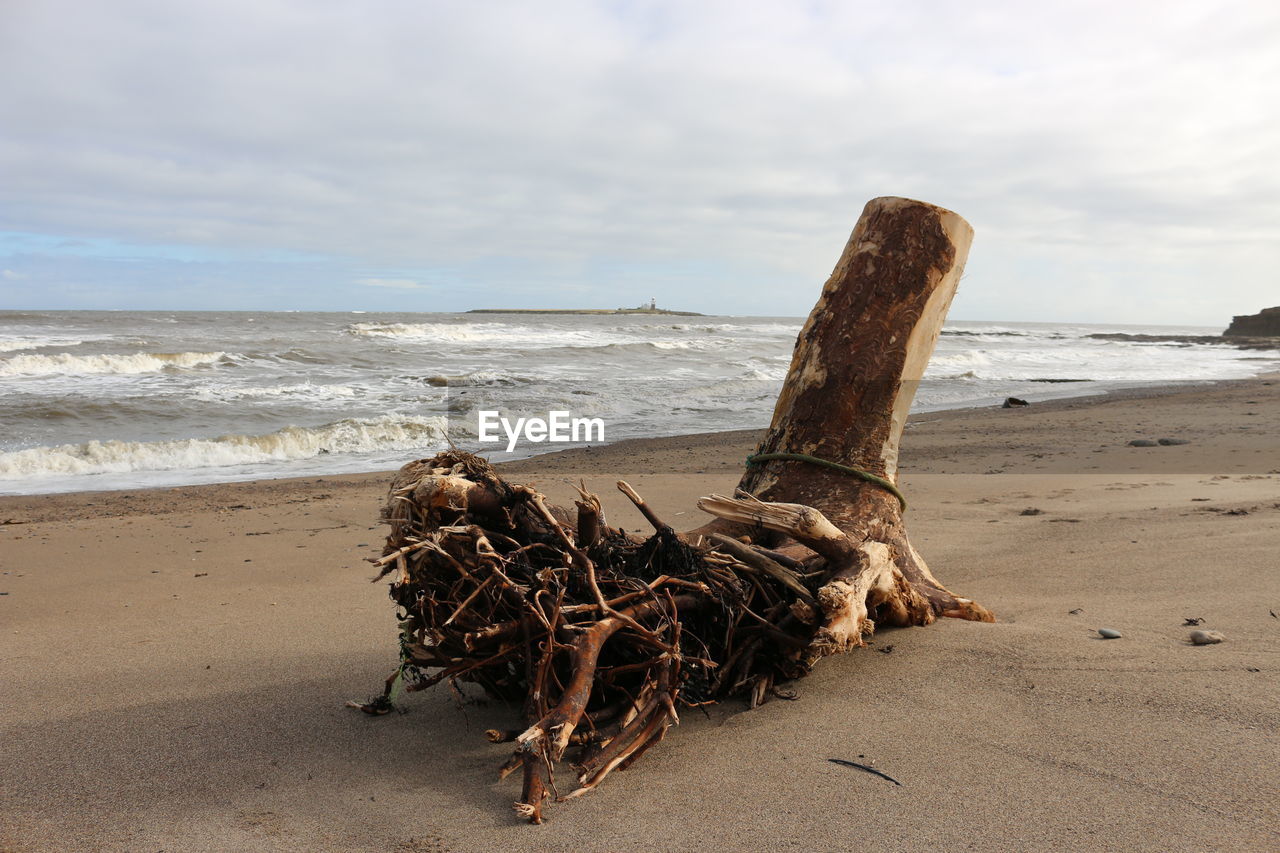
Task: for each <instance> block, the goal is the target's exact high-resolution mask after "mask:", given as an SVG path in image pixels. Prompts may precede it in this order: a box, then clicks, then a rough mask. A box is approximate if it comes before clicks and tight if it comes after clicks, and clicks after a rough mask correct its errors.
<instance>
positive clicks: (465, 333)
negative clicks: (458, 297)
mask: <svg viewBox="0 0 1280 853" xmlns="http://www.w3.org/2000/svg"><path fill="white" fill-rule="evenodd" d="M343 331H344V332H345V333H347V334H348V335H357V336H360V337H368V338H401V339H405V340H432V341H445V342H449V343H472V342H477V341H511V340H512V339H514V338H520V337H527V336H528V335H529V333H531V332H539V331H542V330H537V329H530V328H529V327H523V326H512V325H508V324H506V323H467V324H455V323H352V324H351V325H349V326H347V327H345V328H344V329H343ZM552 334H554V333H552Z"/></svg>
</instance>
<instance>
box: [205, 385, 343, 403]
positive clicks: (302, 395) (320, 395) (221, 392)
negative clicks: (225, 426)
mask: <svg viewBox="0 0 1280 853" xmlns="http://www.w3.org/2000/svg"><path fill="white" fill-rule="evenodd" d="M359 393H360V392H359V390H358V389H356V388H353V387H352V386H350V385H316V384H313V383H311V382H302V383H299V384H295V385H267V386H236V385H210V386H207V387H205V388H201V389H199V390H197V391H196V392H195V393H194V394H192V395H191V396H192V397H194V398H195V399H197V400H201V401H203V402H209V403H229V402H234V401H236V400H268V401H269V400H285V401H296V402H306V403H341V402H345V401H348V400H351V399H354V398H355V397H357V396H358V395H359Z"/></svg>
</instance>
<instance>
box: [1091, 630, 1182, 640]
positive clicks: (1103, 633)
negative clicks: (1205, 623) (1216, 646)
mask: <svg viewBox="0 0 1280 853" xmlns="http://www.w3.org/2000/svg"><path fill="white" fill-rule="evenodd" d="M1197 633H1199V632H1197ZM1098 635H1099V636H1100V637H1102V639H1104V640H1118V639H1120V638H1121V637H1122V636H1124V635H1123V634H1121V633H1120V632H1119V631H1117V630H1116V629H1115V628H1099V629H1098Z"/></svg>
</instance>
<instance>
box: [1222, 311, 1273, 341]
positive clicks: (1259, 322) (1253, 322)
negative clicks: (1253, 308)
mask: <svg viewBox="0 0 1280 853" xmlns="http://www.w3.org/2000/svg"><path fill="white" fill-rule="evenodd" d="M1222 334H1223V335H1224V336H1228V337H1246V338H1250V337H1251V338H1268V337H1280V305H1277V306H1276V307H1275V308H1263V309H1262V310H1261V311H1259V312H1258V313H1257V314H1243V315H1241V316H1239V317H1233V318H1232V319H1231V325H1230V326H1228V327H1227V330H1226V331H1225V332H1223V333H1222Z"/></svg>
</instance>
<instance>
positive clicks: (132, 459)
mask: <svg viewBox="0 0 1280 853" xmlns="http://www.w3.org/2000/svg"><path fill="white" fill-rule="evenodd" d="M447 426H448V423H447V421H446V420H445V418H443V417H435V418H396V417H394V416H390V415H388V416H383V417H380V418H372V419H366V420H358V419H354V418H348V419H344V420H340V421H336V422H334V423H330V424H325V425H324V426H319V427H309V428H308V427H295V426H290V427H285V428H284V429H280V430H276V431H275V432H271V433H267V434H265V435H224V436H220V437H218V438H188V439H178V440H172V441H90V442H86V443H84V444H64V445H60V446H58V447H30V448H27V449H25V450H15V451H12V452H9V453H0V480H19V479H24V478H28V477H48V476H68V475H73V476H80V475H85V474H125V473H131V472H135V471H175V470H199V469H205V468H220V467H225V466H228V465H245V464H261V463H264V462H288V461H292V460H297V459H309V458H311V457H314V456H319V455H321V454H323V453H334V454H344V453H368V452H372V451H382V450H420V449H435V448H436V447H437V446H438V445H439V444H440V443H441V442H442V440H443V438H444V435H445V430H446V429H447Z"/></svg>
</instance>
